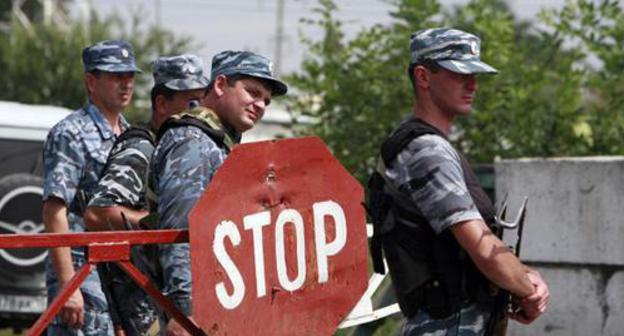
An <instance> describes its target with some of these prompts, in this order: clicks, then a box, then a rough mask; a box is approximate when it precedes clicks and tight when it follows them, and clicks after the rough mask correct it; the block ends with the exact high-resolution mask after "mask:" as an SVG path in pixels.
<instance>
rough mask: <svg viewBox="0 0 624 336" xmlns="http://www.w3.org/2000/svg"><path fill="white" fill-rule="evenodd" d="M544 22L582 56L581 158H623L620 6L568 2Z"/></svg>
mask: <svg viewBox="0 0 624 336" xmlns="http://www.w3.org/2000/svg"><path fill="white" fill-rule="evenodd" d="M542 17H543V20H544V22H545V23H547V24H548V25H549V26H550V27H551V28H552V29H554V30H556V31H557V33H558V34H559V36H560V37H561V39H562V40H564V41H566V42H568V44H570V45H573V46H574V47H569V48H571V49H573V50H574V51H575V53H576V54H577V55H578V57H577V58H576V66H577V67H580V68H583V69H587V70H586V76H584V77H583V82H582V86H583V88H584V91H583V96H582V97H583V106H582V108H583V123H582V124H579V132H581V133H582V135H583V136H584V138H585V139H586V147H585V149H584V151H583V153H582V154H623V153H624V149H623V148H622V146H621V142H622V139H623V138H624V77H622V75H621V74H622V72H624V47H623V46H624V12H623V10H622V7H621V4H620V2H619V1H615V0H601V1H587V0H575V1H567V3H566V5H565V6H564V8H562V9H560V10H551V11H549V12H546V13H544V14H543V16H542Z"/></svg>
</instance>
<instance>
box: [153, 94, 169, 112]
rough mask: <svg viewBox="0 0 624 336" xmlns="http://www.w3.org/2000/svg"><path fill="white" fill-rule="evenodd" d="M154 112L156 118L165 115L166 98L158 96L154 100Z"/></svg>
mask: <svg viewBox="0 0 624 336" xmlns="http://www.w3.org/2000/svg"><path fill="white" fill-rule="evenodd" d="M154 112H155V113H156V115H158V116H161V117H162V116H164V115H165V114H166V113H167V98H165V96H163V95H161V94H159V95H157V96H156V97H155V98H154Z"/></svg>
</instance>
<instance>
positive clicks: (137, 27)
mask: <svg viewBox="0 0 624 336" xmlns="http://www.w3.org/2000/svg"><path fill="white" fill-rule="evenodd" d="M90 17H91V19H90V20H89V21H86V22H81V21H77V22H72V23H70V24H69V25H68V26H67V27H61V26H56V25H52V24H45V23H42V22H34V23H33V25H32V30H30V29H27V28H25V27H23V26H22V25H21V24H19V23H18V22H17V21H16V20H13V21H12V23H11V29H10V31H9V32H6V33H1V34H0V69H2V70H3V74H4V80H2V81H0V100H10V101H19V102H23V103H30V104H49V105H58V106H65V107H68V108H71V109H77V108H79V107H80V106H82V105H83V104H84V103H85V102H86V99H87V96H86V90H85V88H84V70H83V66H82V60H81V51H82V49H83V48H84V47H85V46H87V45H90V44H93V43H95V42H97V41H100V40H104V39H126V40H128V41H130V42H131V43H132V45H133V46H134V49H135V52H136V57H137V63H138V65H139V67H140V68H141V69H143V70H144V71H145V74H143V75H141V74H139V75H137V77H136V90H135V96H134V98H133V101H132V105H131V106H130V107H129V108H128V109H127V111H125V115H126V116H127V117H128V118H129V119H131V120H133V121H137V120H145V119H146V118H147V115H148V113H149V110H150V108H149V105H150V104H149V88H150V86H151V78H150V77H149V74H150V72H151V66H150V62H151V61H152V60H153V59H154V58H156V57H157V56H158V55H171V54H176V53H180V52H183V51H188V50H192V48H193V46H192V41H191V40H190V39H189V38H186V37H182V38H180V37H177V36H175V35H174V34H173V33H172V32H170V31H167V30H163V29H158V28H155V27H144V26H143V25H141V24H140V22H141V17H142V15H141V14H140V13H135V14H134V15H133V17H132V19H131V20H130V23H129V24H126V23H124V21H122V20H121V18H120V17H119V16H117V15H115V14H113V15H111V16H108V17H103V18H100V17H99V16H98V15H97V13H91V15H90ZM111 27H116V30H115V31H113V30H112V29H111Z"/></svg>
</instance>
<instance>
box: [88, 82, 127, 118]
mask: <svg viewBox="0 0 624 336" xmlns="http://www.w3.org/2000/svg"><path fill="white" fill-rule="evenodd" d="M87 86H88V90H89V92H90V94H91V100H92V101H93V103H95V105H96V106H98V108H100V109H104V110H106V111H108V112H116V113H118V112H121V111H122V110H123V109H124V108H125V107H126V106H128V104H130V100H131V99H132V93H133V91H134V72H119V73H117V72H100V73H98V74H97V75H94V74H91V73H88V74H87Z"/></svg>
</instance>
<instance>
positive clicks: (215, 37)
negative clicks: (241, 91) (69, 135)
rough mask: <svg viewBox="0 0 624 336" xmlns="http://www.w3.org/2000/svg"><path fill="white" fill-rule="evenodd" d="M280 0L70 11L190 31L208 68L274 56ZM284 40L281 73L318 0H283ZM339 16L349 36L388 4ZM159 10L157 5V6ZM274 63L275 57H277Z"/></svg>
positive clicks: (543, 0) (170, 2)
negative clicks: (252, 55) (249, 55)
mask: <svg viewBox="0 0 624 336" xmlns="http://www.w3.org/2000/svg"><path fill="white" fill-rule="evenodd" d="M278 1H280V0H75V3H76V5H75V7H74V11H73V14H72V15H75V16H78V15H79V13H80V8H81V7H80V4H81V3H82V4H85V3H90V4H91V5H92V6H94V7H95V8H96V9H97V10H98V11H100V12H101V13H103V14H109V13H112V12H117V13H119V14H121V15H122V16H124V15H126V16H127V14H128V13H131V12H135V11H137V10H141V11H142V12H143V13H145V17H146V20H148V22H149V23H151V24H153V23H156V22H160V24H161V26H162V27H164V28H167V29H169V30H171V31H174V32H175V33H176V34H178V35H184V36H191V37H192V38H193V39H194V41H195V42H197V43H198V44H199V45H200V47H199V48H198V49H197V50H189V51H188V52H189V53H194V54H196V55H198V56H200V57H202V58H203V59H204V63H205V67H206V70H209V63H210V59H211V58H212V56H213V55H214V54H215V53H217V52H219V51H222V50H226V49H234V50H251V51H254V52H257V53H260V54H262V55H265V56H268V57H270V58H273V59H274V61H277V58H276V57H275V50H276V41H277V39H276V36H277V34H276V28H277V24H276V18H277V7H278V6H277V4H278ZM282 1H283V2H284V15H283V43H282V56H281V62H279V64H276V68H278V69H279V70H280V72H281V73H287V72H292V71H296V70H297V69H298V66H299V64H300V63H301V60H302V58H303V56H304V52H305V49H304V48H303V47H302V45H301V43H300V32H301V31H302V29H303V31H305V33H306V34H307V35H309V36H313V37H314V36H315V34H316V35H318V33H319V32H320V31H315V30H313V29H310V28H309V27H308V28H305V26H304V25H302V24H301V23H300V19H301V18H315V16H314V14H313V11H312V9H313V8H315V7H318V2H317V0H282ZM440 2H441V3H442V4H443V5H445V6H453V5H461V4H465V3H467V2H468V0H441V1H440ZM563 2H564V0H511V2H510V3H511V5H512V7H513V9H514V10H515V11H516V13H517V14H518V16H519V17H521V18H524V19H530V18H532V17H534V16H535V15H536V14H537V13H538V12H539V10H540V9H541V8H543V7H551V8H552V7H559V6H561V5H562V4H563ZM335 3H336V4H337V6H338V8H339V11H338V18H339V19H341V20H343V21H345V22H346V24H345V30H346V33H347V36H353V35H354V34H355V33H356V32H357V31H359V30H361V29H362V28H364V27H368V26H371V25H373V24H376V23H381V24H384V23H389V22H390V20H391V18H390V16H389V15H388V12H389V10H390V9H391V6H389V5H388V4H387V2H384V1H383V0H335ZM157 8H158V9H159V10H156V9H157ZM276 63H277V62H276Z"/></svg>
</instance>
